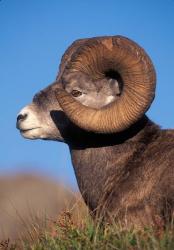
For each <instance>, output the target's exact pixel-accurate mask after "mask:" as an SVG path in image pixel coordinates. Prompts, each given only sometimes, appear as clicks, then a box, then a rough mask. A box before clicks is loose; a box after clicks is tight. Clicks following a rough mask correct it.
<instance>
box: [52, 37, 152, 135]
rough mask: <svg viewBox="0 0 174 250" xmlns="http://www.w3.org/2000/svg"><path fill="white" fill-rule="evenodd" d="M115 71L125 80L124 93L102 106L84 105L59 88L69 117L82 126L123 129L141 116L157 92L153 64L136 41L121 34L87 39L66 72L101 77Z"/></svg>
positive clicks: (106, 130)
mask: <svg viewBox="0 0 174 250" xmlns="http://www.w3.org/2000/svg"><path fill="white" fill-rule="evenodd" d="M111 71H112V72H113V71H114V72H116V73H117V74H119V75H120V77H121V79H122V82H123V89H122V93H121V96H120V97H119V98H118V99H117V100H116V101H114V102H112V103H110V104H109V105H107V106H105V107H103V108H101V109H93V108H90V107H86V106H84V105H82V104H81V103H80V102H78V101H77V100H75V99H74V98H73V97H72V96H71V95H70V94H68V93H67V92H66V91H65V90H63V89H59V90H57V91H56V96H57V99H58V102H59V104H60V106H61V108H62V109H63V111H64V112H65V113H66V115H67V116H68V118H69V119H70V120H71V121H72V122H73V123H75V124H76V125H77V126H79V127H80V128H82V129H85V130H87V131H92V132H95V133H114V132H121V131H123V130H125V129H126V128H128V127H129V126H131V125H132V124H133V123H135V122H136V121H137V120H138V119H140V118H141V117H142V116H143V114H144V113H145V112H146V111H147V110H148V108H149V107H150V105H151V103H152V101H153V99H154V96H155V85H156V74H155V69H154V67H153V64H152V62H151V60H150V58H149V56H148V55H147V54H146V52H145V51H144V49H142V48H141V47H140V46H139V45H137V44H136V43H135V42H133V41H131V40H130V39H128V38H125V37H122V36H113V37H98V38H91V39H88V40H87V41H86V42H85V43H83V45H82V46H80V47H79V48H77V49H76V51H75V52H74V54H73V55H72V57H71V60H70V62H69V63H68V64H67V66H66V69H65V71H64V72H65V73H66V74H67V73H68V72H69V73H72V72H73V73H74V72H76V73H77V76H78V73H79V72H80V73H83V74H87V75H88V76H89V77H90V78H91V80H94V81H95V80H99V79H102V78H103V77H106V76H107V73H108V72H111Z"/></svg>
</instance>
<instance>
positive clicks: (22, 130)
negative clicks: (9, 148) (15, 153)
mask: <svg viewBox="0 0 174 250" xmlns="http://www.w3.org/2000/svg"><path fill="white" fill-rule="evenodd" d="M38 128H41V127H36V128H28V129H20V132H21V133H27V132H29V131H31V130H35V129H38Z"/></svg>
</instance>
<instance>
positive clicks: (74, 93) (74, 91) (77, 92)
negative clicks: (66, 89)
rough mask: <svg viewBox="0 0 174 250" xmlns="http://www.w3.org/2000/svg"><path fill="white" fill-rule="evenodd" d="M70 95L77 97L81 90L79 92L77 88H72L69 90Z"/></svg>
mask: <svg viewBox="0 0 174 250" xmlns="http://www.w3.org/2000/svg"><path fill="white" fill-rule="evenodd" d="M71 95H73V96H74V97H78V96H80V95H82V92H80V91H79V90H76V89H74V90H73V91H72V92H71Z"/></svg>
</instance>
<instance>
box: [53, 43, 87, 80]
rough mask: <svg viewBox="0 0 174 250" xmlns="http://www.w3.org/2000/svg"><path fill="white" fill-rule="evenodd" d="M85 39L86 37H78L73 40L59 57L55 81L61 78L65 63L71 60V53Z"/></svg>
mask: <svg viewBox="0 0 174 250" xmlns="http://www.w3.org/2000/svg"><path fill="white" fill-rule="evenodd" d="M87 40H88V39H78V40H76V41H75V42H73V43H72V44H71V46H69V48H68V49H67V50H66V51H65V53H64V54H63V56H62V58H61V63H60V65H59V72H58V74H57V77H56V81H59V79H60V78H61V76H62V74H63V72H64V69H65V67H66V65H67V64H68V62H69V61H70V60H71V56H72V55H73V53H74V52H75V51H76V50H77V48H79V47H80V46H82V45H83V44H84V43H85V42H86V41H87Z"/></svg>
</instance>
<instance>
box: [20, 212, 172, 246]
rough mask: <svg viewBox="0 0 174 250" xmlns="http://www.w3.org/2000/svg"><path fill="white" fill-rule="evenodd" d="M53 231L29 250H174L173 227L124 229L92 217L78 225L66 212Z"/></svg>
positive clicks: (43, 236)
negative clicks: (163, 228) (97, 220)
mask: <svg viewBox="0 0 174 250" xmlns="http://www.w3.org/2000/svg"><path fill="white" fill-rule="evenodd" d="M53 229H54V230H53V232H52V233H45V234H44V235H42V237H40V239H39V240H38V242H36V243H35V244H34V245H33V246H29V245H28V246H27V245H25V248H24V249H26V250H53V249H57V250H81V249H84V250H93V249H94V250H110V249H120V250H126V249H128V250H129V249H130V250H134V249H135V250H138V249H140V250H142V249H147V250H151V249H154V250H163V249H166V250H174V228H173V227H172V226H171V227H170V228H168V229H166V230H165V231H162V230H156V231H154V230H152V229H147V228H146V229H144V230H142V231H136V230H133V229H132V230H123V229H121V228H120V227H119V226H118V225H116V224H115V223H113V225H106V226H105V227H101V226H99V224H97V225H95V224H94V223H93V222H92V220H91V219H90V218H85V219H84V220H83V223H82V224H81V225H80V226H79V225H76V224H75V223H74V222H73V220H72V218H71V215H70V214H66V213H65V214H64V216H63V217H62V218H61V220H59V221H57V222H55V224H54V227H53Z"/></svg>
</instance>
